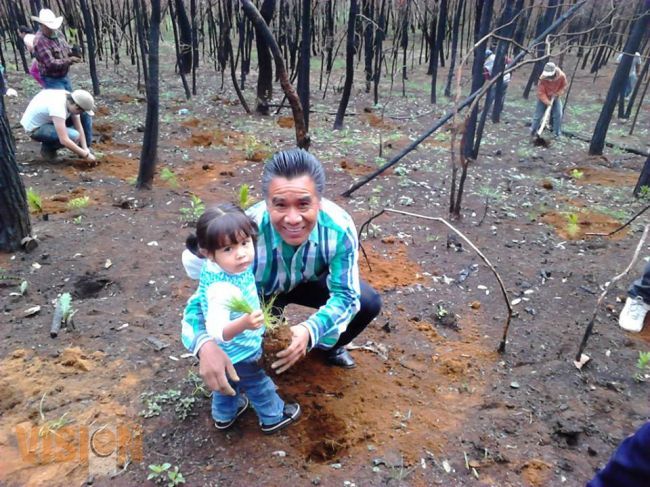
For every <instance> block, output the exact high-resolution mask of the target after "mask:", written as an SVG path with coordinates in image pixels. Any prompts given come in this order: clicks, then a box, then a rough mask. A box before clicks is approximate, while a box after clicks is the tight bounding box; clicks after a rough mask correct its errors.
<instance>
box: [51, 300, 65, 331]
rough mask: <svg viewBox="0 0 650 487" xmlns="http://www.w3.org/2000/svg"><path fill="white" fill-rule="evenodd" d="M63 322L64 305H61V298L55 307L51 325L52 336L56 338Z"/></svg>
mask: <svg viewBox="0 0 650 487" xmlns="http://www.w3.org/2000/svg"><path fill="white" fill-rule="evenodd" d="M62 323H63V307H62V306H61V300H60V299H57V300H56V308H54V316H52V325H51V326H50V337H52V338H56V337H57V335H58V334H59V331H60V330H61V324H62Z"/></svg>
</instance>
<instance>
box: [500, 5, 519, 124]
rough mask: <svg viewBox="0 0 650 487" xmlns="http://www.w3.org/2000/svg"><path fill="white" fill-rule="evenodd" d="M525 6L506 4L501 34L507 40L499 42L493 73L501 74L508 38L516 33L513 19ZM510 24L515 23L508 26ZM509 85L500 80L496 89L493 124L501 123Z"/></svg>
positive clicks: (504, 62) (504, 63)
mask: <svg viewBox="0 0 650 487" xmlns="http://www.w3.org/2000/svg"><path fill="white" fill-rule="evenodd" d="M523 6H524V0H516V4H515V0H506V4H505V7H504V11H503V16H502V19H501V25H505V26H506V27H504V29H503V32H501V33H500V35H501V36H502V37H504V38H505V39H500V40H499V45H498V47H497V52H496V55H495V58H494V66H493V67H492V73H493V74H494V73H500V72H501V71H502V70H503V68H504V66H505V65H506V64H507V63H506V55H507V53H508V40H507V38H509V37H511V36H512V35H513V33H514V31H515V25H516V22H513V18H514V16H515V13H516V12H520V11H521V9H522V8H523ZM508 22H513V23H512V24H509V25H507V24H508ZM507 87H508V84H507V83H506V82H505V80H504V79H503V78H499V79H498V80H497V82H496V85H495V87H494V110H493V111H492V123H499V122H500V121H501V111H502V110H503V104H504V102H505V99H506V88H507Z"/></svg>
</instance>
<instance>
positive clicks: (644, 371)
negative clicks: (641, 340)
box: [634, 352, 650, 382]
mask: <svg viewBox="0 0 650 487" xmlns="http://www.w3.org/2000/svg"><path fill="white" fill-rule="evenodd" d="M636 368H637V369H639V370H638V372H637V373H636V374H635V375H634V379H635V380H637V381H639V382H645V381H646V380H647V379H648V377H649V375H648V374H650V352H639V359H638V360H637V362H636Z"/></svg>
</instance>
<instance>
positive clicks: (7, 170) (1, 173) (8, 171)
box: [0, 76, 31, 252]
mask: <svg viewBox="0 0 650 487" xmlns="http://www.w3.org/2000/svg"><path fill="white" fill-rule="evenodd" d="M4 92H5V85H4V81H3V79H2V76H0V93H4ZM15 149H16V147H15V144H14V138H13V135H12V134H11V128H10V127H9V120H7V115H6V112H5V103H4V96H2V95H0V187H1V188H2V191H0V251H3V252H12V251H14V250H16V249H18V248H20V245H21V241H22V240H23V238H25V237H27V236H29V234H30V232H31V224H30V222H29V209H28V207H27V196H26V194H25V187H24V186H23V181H22V179H20V172H19V170H18V166H17V165H16V150H15Z"/></svg>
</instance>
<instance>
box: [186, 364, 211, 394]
mask: <svg viewBox="0 0 650 487" xmlns="http://www.w3.org/2000/svg"><path fill="white" fill-rule="evenodd" d="M187 382H189V383H190V385H191V386H192V387H194V390H193V391H192V397H196V396H198V395H199V394H200V395H202V396H203V397H206V398H208V397H210V396H212V392H211V391H210V390H208V389H207V388H206V387H205V384H204V383H203V379H201V377H199V376H198V375H196V374H195V373H194V372H192V371H191V370H190V371H188V373H187Z"/></svg>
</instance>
